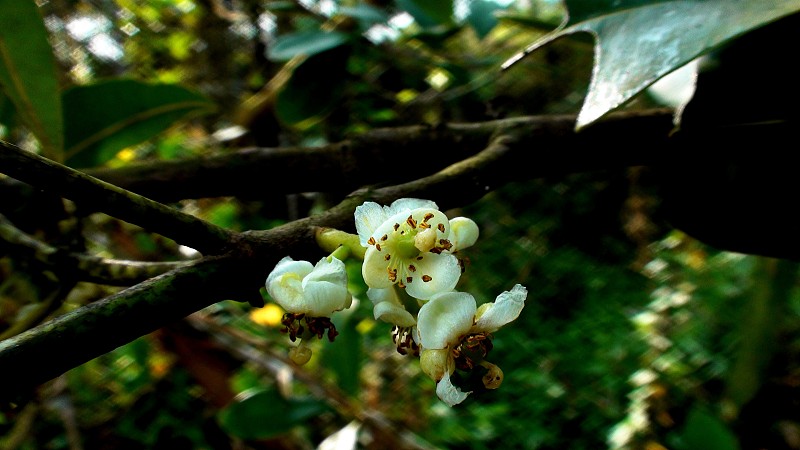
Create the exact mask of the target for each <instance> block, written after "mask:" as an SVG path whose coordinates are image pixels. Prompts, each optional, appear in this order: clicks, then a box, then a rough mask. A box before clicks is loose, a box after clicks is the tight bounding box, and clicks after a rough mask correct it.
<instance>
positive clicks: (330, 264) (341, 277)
mask: <svg viewBox="0 0 800 450" xmlns="http://www.w3.org/2000/svg"><path fill="white" fill-rule="evenodd" d="M314 281H328V282H330V283H334V284H338V285H341V286H347V268H346V267H345V265H344V262H343V261H342V260H340V259H338V258H336V257H334V256H332V257H331V260H330V261H328V258H322V259H320V260H319V262H317V265H316V266H314V270H313V271H311V273H310V274H308V276H306V277H305V278H304V279H303V286H305V285H306V284H307V283H310V282H314Z"/></svg>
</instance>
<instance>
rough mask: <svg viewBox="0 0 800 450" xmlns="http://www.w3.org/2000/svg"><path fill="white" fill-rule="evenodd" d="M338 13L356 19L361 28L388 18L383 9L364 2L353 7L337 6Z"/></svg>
mask: <svg viewBox="0 0 800 450" xmlns="http://www.w3.org/2000/svg"><path fill="white" fill-rule="evenodd" d="M339 14H341V15H343V16H347V17H352V18H354V19H356V20H358V21H359V22H360V23H361V26H362V27H363V28H367V27H369V26H370V25H374V24H376V23H384V22H386V21H387V20H389V15H388V14H386V13H385V12H384V11H383V10H381V9H378V8H376V7H374V6H370V5H366V4H359V5H357V6H353V7H349V6H343V7H341V8H339Z"/></svg>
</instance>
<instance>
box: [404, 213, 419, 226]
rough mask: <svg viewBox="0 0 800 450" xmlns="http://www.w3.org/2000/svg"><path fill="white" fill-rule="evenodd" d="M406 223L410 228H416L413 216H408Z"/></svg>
mask: <svg viewBox="0 0 800 450" xmlns="http://www.w3.org/2000/svg"><path fill="white" fill-rule="evenodd" d="M406 223H407V224H408V226H410V227H411V228H417V221H416V220H414V218H413V217H411V216H408V219H406Z"/></svg>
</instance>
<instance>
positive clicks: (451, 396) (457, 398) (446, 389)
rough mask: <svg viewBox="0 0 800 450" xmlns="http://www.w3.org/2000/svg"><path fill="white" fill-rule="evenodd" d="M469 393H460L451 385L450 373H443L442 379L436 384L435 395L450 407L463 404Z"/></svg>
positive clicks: (459, 390)
mask: <svg viewBox="0 0 800 450" xmlns="http://www.w3.org/2000/svg"><path fill="white" fill-rule="evenodd" d="M471 393H472V392H461V389H459V388H457V387H456V386H454V385H453V383H452V382H450V373H448V372H447V371H445V372H444V376H443V377H442V379H441V380H440V381H439V382H438V383H436V395H437V396H438V397H439V399H441V400H442V401H443V402H445V403H447V406H450V407H452V406H455V405H457V404H459V403H461V402H463V401H464V400H466V399H467V396H468V395H469V394H471Z"/></svg>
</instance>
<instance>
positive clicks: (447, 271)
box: [402, 253, 461, 300]
mask: <svg viewBox="0 0 800 450" xmlns="http://www.w3.org/2000/svg"><path fill="white" fill-rule="evenodd" d="M421 258H422V259H419V260H414V261H411V263H413V265H414V271H413V272H411V271H407V270H406V271H404V272H403V278H402V281H403V283H404V284H405V285H406V292H407V293H408V295H410V296H412V297H414V298H418V299H421V300H428V299H430V298H431V297H433V296H434V295H436V294H438V293H441V292H447V291H452V290H453V289H454V288H455V287H456V285H457V284H458V280H459V279H460V278H461V265H460V264H459V263H458V258H456V257H455V256H454V255H452V254H450V253H440V254H436V253H425V254H423V255H422V256H421ZM408 277H411V280H412V281H410V282H409V281H408ZM425 280H428V281H425Z"/></svg>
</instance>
